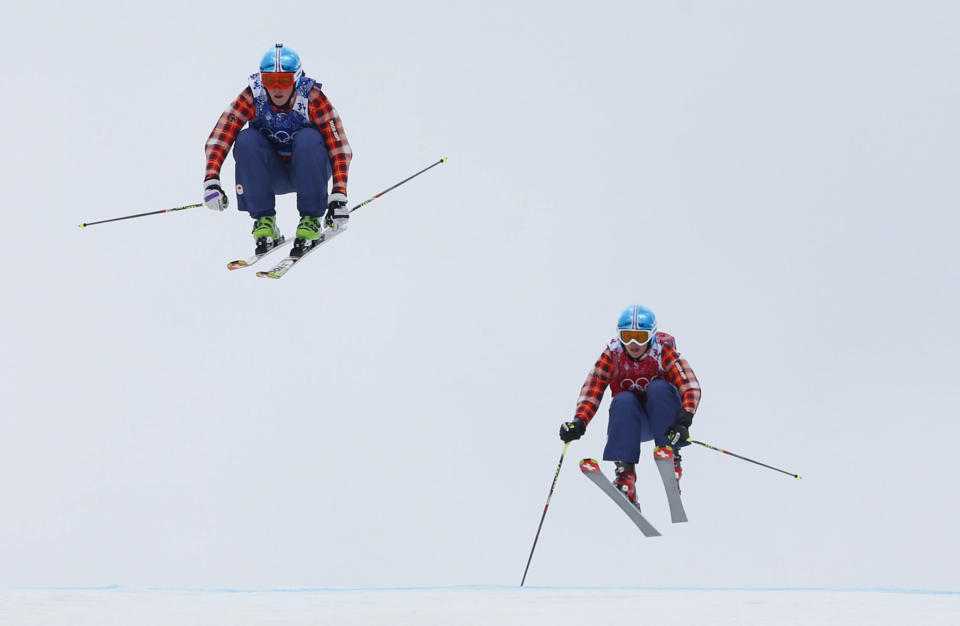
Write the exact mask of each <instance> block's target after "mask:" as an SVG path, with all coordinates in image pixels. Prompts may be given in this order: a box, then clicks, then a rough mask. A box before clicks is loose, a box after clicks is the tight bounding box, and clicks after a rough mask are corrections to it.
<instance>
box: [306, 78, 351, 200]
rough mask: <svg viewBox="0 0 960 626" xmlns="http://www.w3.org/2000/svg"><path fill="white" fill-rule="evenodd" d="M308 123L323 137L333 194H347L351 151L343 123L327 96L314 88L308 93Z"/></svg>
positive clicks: (317, 88)
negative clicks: (331, 171) (331, 176)
mask: <svg viewBox="0 0 960 626" xmlns="http://www.w3.org/2000/svg"><path fill="white" fill-rule="evenodd" d="M310 121H311V122H312V123H313V125H314V126H316V127H317V129H318V130H319V131H320V133H321V134H322V135H323V141H324V143H326V145H327V154H329V155H330V163H331V164H332V165H333V190H332V191H333V193H342V194H344V195H346V193H347V171H348V170H349V169H350V160H351V159H352V158H353V151H352V150H351V149H350V144H349V143H348V142H347V135H346V133H344V132H343V122H341V121H340V116H339V115H338V114H337V110H336V109H335V108H333V104H331V103H330V100H328V99H327V96H326V95H324V93H323V92H322V91H320V88H319V87H314V88H313V90H311V92H310Z"/></svg>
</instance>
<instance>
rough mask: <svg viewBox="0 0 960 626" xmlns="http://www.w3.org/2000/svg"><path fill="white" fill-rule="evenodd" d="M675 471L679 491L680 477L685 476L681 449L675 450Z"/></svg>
mask: <svg viewBox="0 0 960 626" xmlns="http://www.w3.org/2000/svg"><path fill="white" fill-rule="evenodd" d="M673 473H674V474H675V475H676V477H677V491H679V490H680V477H681V476H683V468H682V467H680V451H679V450H674V451H673Z"/></svg>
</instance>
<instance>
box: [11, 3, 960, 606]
mask: <svg viewBox="0 0 960 626" xmlns="http://www.w3.org/2000/svg"><path fill="white" fill-rule="evenodd" d="M265 9H269V11H265ZM267 13H269V14H267ZM957 32H960V5H957V4H956V3H954V2H948V1H943V2H923V1H919V2H911V3H905V2H876V1H872V2H867V1H863V2H852V1H841V2H837V1H830V2H825V1H813V2H804V3H787V2H767V1H760V0H757V1H750V2H747V1H743V2H733V1H726V2H705V1H704V2H693V1H681V2H670V3H663V2H616V3H614V2H610V3H601V4H600V5H599V6H592V7H590V8H588V7H587V6H586V5H585V4H583V3H579V2H578V3H569V2H509V3H508V2H490V3H481V4H479V5H475V6H472V7H469V8H464V7H462V6H459V5H458V4H457V3H449V2H419V1H416V0H414V1H411V2H404V3H395V2H362V1H361V2H349V3H337V4H317V3H294V4H289V3H288V4H280V5H276V4H274V5H270V6H269V7H268V6H266V5H264V4H263V3H262V2H261V3H252V2H246V1H243V0H241V1H238V2H233V3H231V4H230V5H229V6H225V5H217V7H216V8H213V7H212V6H207V5H205V4H198V3H195V2H168V3H164V5H163V6H162V7H160V6H159V5H158V6H157V7H156V8H146V7H140V6H133V5H128V4H122V3H118V2H117V3H113V2H110V3H99V4H96V3H95V4H93V5H91V4H85V5H82V6H76V5H74V4H72V3H66V2H43V1H41V2H39V3H35V4H33V5H31V7H29V8H27V7H23V6H16V7H15V6H14V5H12V4H11V5H4V6H3V8H2V9H0V41H2V43H0V46H2V49H3V55H4V58H5V59H7V67H6V70H5V71H4V72H2V73H0V85H2V88H3V91H4V93H6V94H7V98H6V107H5V109H4V110H5V111H6V116H5V117H6V120H7V123H6V125H5V141H4V150H3V154H2V157H0V159H2V160H0V171H2V177H3V189H4V190H5V205H6V222H5V224H4V229H5V232H6V237H4V243H5V250H6V252H7V254H6V255H5V259H6V261H7V263H8V265H9V269H8V271H7V272H6V278H5V285H6V287H5V289H4V292H5V297H4V304H3V306H2V308H0V322H2V329H3V346H4V347H3V360H2V367H3V370H2V372H0V390H2V397H3V400H4V410H3V412H2V414H0V477H2V479H0V480H2V483H0V484H2V489H0V493H2V502H3V514H2V515H0V586H7V587H9V586H31V585H32V586H48V585H100V584H123V585H158V586H176V587H191V586H196V587H239V588H242V587H271V588H278V587H313V586H365V587H369V586H383V585H386V586H408V585H445V584H515V583H519V580H520V577H521V574H522V570H523V565H524V563H525V561H526V557H527V553H528V551H529V549H530V544H531V542H532V540H533V535H534V532H535V530H536V524H537V522H538V520H539V516H540V513H541V511H542V508H543V503H544V500H545V498H546V495H547V490H548V488H549V483H550V479H551V478H552V476H553V471H554V469H555V467H556V462H557V458H558V455H559V453H560V450H561V447H562V444H561V443H560V441H559V439H558V438H557V434H556V431H557V428H558V426H559V423H560V422H561V421H562V420H564V419H567V418H569V417H570V416H571V415H572V412H573V409H574V407H575V402H576V399H577V395H578V392H579V389H580V385H581V384H582V382H583V379H584V377H585V375H586V374H587V372H588V370H589V369H590V367H591V366H592V365H593V363H594V361H595V359H596V357H597V356H598V355H599V353H600V352H601V350H602V349H603V347H604V345H605V343H606V342H607V340H608V339H609V338H610V337H611V336H612V333H613V328H614V325H615V322H616V318H617V315H618V314H619V312H620V310H621V309H622V308H623V307H624V306H626V305H628V304H632V303H636V302H640V303H644V304H647V305H648V306H650V307H652V308H653V309H654V310H655V311H656V312H657V313H658V316H659V319H660V325H661V328H662V329H663V330H665V331H667V332H670V333H672V334H674V335H675V336H676V337H677V341H678V345H679V348H680V350H681V351H682V352H683V353H684V355H685V356H686V357H687V358H688V360H689V361H690V363H691V365H692V366H693V368H694V369H695V370H696V372H697V374H698V376H699V378H700V380H701V382H702V385H703V390H704V394H703V402H702V403H701V406H700V411H699V412H698V415H697V417H696V419H695V421H694V427H693V429H692V433H693V435H694V436H695V437H697V438H699V439H702V440H704V441H708V442H711V443H714V444H716V445H719V446H723V447H726V448H728V449H730V450H732V451H734V452H738V453H740V454H744V455H747V456H751V457H754V458H757V459H759V460H761V461H764V462H767V463H771V464H773V465H779V466H782V467H784V468H785V469H789V470H791V471H795V472H799V473H800V474H802V475H803V476H804V479H803V480H802V481H796V480H793V479H790V478H788V477H785V476H783V475H780V474H776V473H774V472H770V471H767V470H764V469H761V468H758V467H756V466H753V465H750V464H747V463H743V462H741V461H738V460H736V459H733V458H730V457H727V456H723V455H720V454H717V453H715V452H712V451H709V450H705V449H697V450H690V451H689V452H688V453H687V454H685V457H684V458H685V470H686V474H685V476H684V479H683V480H684V484H683V489H684V497H685V503H686V507H687V513H688V515H689V518H690V522H689V523H688V524H686V525H676V526H671V525H670V524H669V522H668V520H669V516H668V513H667V510H666V500H665V498H664V497H663V495H662V488H661V487H660V485H659V479H658V478H657V477H656V473H655V470H654V468H653V464H652V463H649V461H648V459H649V454H650V448H649V447H645V448H644V451H643V458H644V463H643V464H641V477H640V486H641V491H640V497H641V501H642V502H643V504H644V507H645V510H646V511H648V512H649V516H650V519H651V521H652V522H653V523H654V524H656V525H658V527H660V529H661V531H662V532H663V535H664V536H663V537H661V538H658V539H645V538H643V537H641V536H640V535H639V534H638V533H637V532H636V531H635V530H634V529H633V528H632V527H631V526H630V524H629V522H628V520H626V518H625V517H624V516H623V514H622V513H621V512H620V511H619V510H617V509H616V507H614V506H613V505H612V504H611V503H610V502H608V501H606V500H605V499H604V497H603V496H602V494H600V492H599V491H598V490H596V488H595V487H593V486H591V485H590V484H589V483H588V481H586V480H584V479H583V478H582V477H580V476H579V473H580V472H579V470H577V468H576V461H577V460H579V459H580V458H582V457H599V456H600V455H601V454H602V448H603V444H604V438H605V428H606V407H607V402H605V403H604V406H603V407H602V409H601V413H600V414H599V418H598V420H597V421H596V422H595V423H594V424H593V425H592V426H591V428H590V429H589V431H588V433H587V436H586V437H585V438H584V439H583V440H581V441H579V442H577V443H575V444H573V445H572V446H571V447H570V451H569V454H568V458H567V461H566V463H565V465H564V468H563V470H562V473H561V476H560V480H559V481H558V486H557V491H556V493H555V495H554V497H553V501H552V504H551V507H550V511H549V514H548V516H547V520H546V523H545V525H544V530H543V534H542V535H541V537H540V543H539V546H538V548H537V554H536V556H535V558H534V563H533V566H532V567H531V572H530V575H529V577H528V582H529V583H531V584H540V585H548V584H553V585H585V584H606V585H654V586H658V585H667V586H669V585H683V586H698V585H701V586H719V585H723V586H726V585H732V586H737V585H744V586H749V585H764V586H778V585H784V586H870V587H873V586H881V587H909V588H933V589H944V588H947V589H957V588H960V573H958V569H957V567H956V562H957V557H958V556H960V555H958V545H957V542H956V540H955V528H956V517H957V513H958V510H960V507H958V504H957V503H956V499H955V498H954V497H953V495H954V493H955V492H956V486H955V482H956V476H957V475H958V470H960V461H958V460H957V459H958V455H957V454H956V446H957V445H958V442H960V425H958V421H957V416H956V400H957V395H958V394H957V388H956V383H955V380H956V378H957V374H958V366H957V364H956V354H957V347H958V343H960V342H958V339H960V333H958V324H957V320H958V319H960V302H958V297H957V290H956V285H957V283H958V275H957V274H958V272H957V253H956V246H955V243H954V239H955V233H956V229H957V226H958V219H957V217H956V209H955V207H956V202H957V197H958V190H957V184H956V172H957V171H958V168H960V159H958V156H957V145H958V143H960V141H958V140H960V123H958V121H957V111H958V110H960V88H958V86H957V82H956V80H955V76H956V61H957V56H958V52H960V41H958V39H957V37H956V33H957ZM276 41H283V42H285V43H287V44H289V45H290V46H292V47H294V48H295V49H297V50H298V51H299V52H300V54H301V56H302V58H303V61H304V67H305V69H306V71H307V73H308V75H310V76H312V77H314V78H316V79H317V80H319V81H320V82H322V83H323V84H324V91H325V92H326V93H327V95H328V96H329V97H330V99H331V100H332V101H333V103H334V104H335V106H336V107H337V109H338V110H339V112H340V114H341V117H342V119H343V122H344V125H345V128H346V132H347V135H348V137H349V139H350V141H351V144H352V146H353V149H354V152H355V158H354V161H353V166H352V168H351V172H350V184H349V192H350V193H349V195H350V199H351V203H352V204H353V203H357V202H360V201H362V200H364V199H366V198H368V197H370V196H372V195H373V194H375V193H377V192H379V191H381V190H382V189H384V188H385V187H387V186H389V185H391V184H393V183H394V182H396V181H397V180H400V179H401V178H404V177H405V176H407V175H408V174H410V173H412V172H414V171H416V170H418V169H420V168H422V167H424V166H426V165H428V164H429V163H432V162H433V161H435V160H437V159H438V158H440V157H441V156H447V157H449V159H450V160H449V162H448V163H447V164H445V165H443V166H440V167H437V168H435V169H434V170H432V171H431V172H430V173H428V174H426V175H424V176H423V177H421V178H418V179H417V180H415V181H413V182H411V183H409V184H407V185H405V186H403V187H401V188H399V189H397V190H395V191H393V192H391V193H390V194H388V195H387V196H384V197H382V198H381V199H379V200H377V201H376V202H375V203H373V204H371V205H369V206H367V207H365V208H364V209H363V210H362V211H360V212H358V213H357V214H356V215H355V216H354V219H353V220H352V221H353V224H352V226H351V230H350V232H349V234H347V235H345V236H344V237H342V238H339V239H337V240H336V242H333V243H331V244H330V247H329V248H327V249H325V250H323V251H320V252H318V253H317V254H316V255H315V256H312V257H310V258H309V259H308V260H307V261H305V262H304V263H303V265H302V266H301V267H298V268H297V269H296V270H295V271H294V272H292V273H291V274H289V275H288V276H287V277H285V278H284V279H283V280H281V281H267V280H261V279H257V278H255V276H254V274H253V272H252V271H251V272H233V273H230V272H228V271H227V270H226V267H225V266H226V262H227V261H229V260H232V259H234V258H237V257H239V256H245V255H246V254H247V253H249V251H250V248H251V245H252V240H251V239H250V237H249V230H250V223H249V220H248V219H247V217H246V216H245V215H240V214H238V213H237V212H236V211H229V212H227V213H224V214H214V213H212V212H210V211H207V210H206V209H195V210H191V211H183V212H179V213H174V214H168V215H159V216H153V217H147V218H143V219H139V220H129V221H126V222H118V223H114V224H104V225H100V226H95V227H91V228H89V229H84V230H80V229H78V228H77V224H79V223H80V222H83V221H93V220H97V219H105V218H109V217H114V216H119V215H125V214H131V213H139V212H144V211H151V210H157V209H161V208H166V207H171V206H179V205H183V204H188V203H192V202H198V201H199V196H200V193H199V189H200V185H201V182H202V179H203V166H204V160H203V145H204V142H205V140H206V137H207V134H208V133H209V132H210V129H211V128H212V126H213V124H214V123H215V122H216V119H217V117H218V116H219V114H220V112H221V111H222V110H223V108H224V107H225V106H226V105H227V104H228V103H229V102H230V101H231V100H232V99H233V98H234V97H235V96H236V95H237V93H239V91H240V90H241V89H242V88H243V87H244V85H245V81H246V77H247V75H249V74H250V73H252V72H253V71H255V70H256V69H257V63H258V61H259V58H260V56H261V55H262V53H263V52H264V51H265V50H266V49H267V48H269V47H270V46H271V45H272V44H273V43H274V42H276ZM223 178H224V182H225V183H226V184H228V185H230V186H232V183H233V160H232V157H231V158H230V159H229V160H228V164H227V167H226V168H225V170H224V176H223ZM278 209H279V215H280V216H279V224H280V227H281V229H282V230H284V231H285V232H287V233H291V232H292V230H293V228H294V225H295V223H296V211H295V208H294V200H293V197H292V196H285V197H284V198H283V199H282V201H281V202H280V204H279V205H278ZM647 463H649V465H647ZM606 469H607V471H608V472H609V469H610V468H609V467H607V468H606Z"/></svg>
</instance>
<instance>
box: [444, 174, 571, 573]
mask: <svg viewBox="0 0 960 626" xmlns="http://www.w3.org/2000/svg"><path fill="white" fill-rule="evenodd" d="M434 165H436V163H434ZM431 167H432V166H431ZM569 445H570V442H569V441H567V442H565V443H564V444H563V452H561V453H560V462H559V463H557V471H556V472H555V473H554V475H553V483H551V484H550V493H549V494H547V503H546V504H545V505H543V515H541V516H540V525H539V526H537V535H536V536H535V537H534V538H533V547H532V548H530V556H528V557H527V566H526V567H525V568H523V578H522V579H521V580H520V586H521V587H523V583H524V582H526V580H527V571H528V570H529V569H530V561H532V560H533V551H534V550H536V549H537V541H538V540H539V539H540V529H541V528H543V520H544V519H546V517H547V509H549V508H550V498H552V497H553V490H554V489H556V487H557V478H559V477H560V468H561V467H562V466H563V457H564V456H565V455H566V454H567V446H569Z"/></svg>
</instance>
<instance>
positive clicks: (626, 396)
mask: <svg viewBox="0 0 960 626" xmlns="http://www.w3.org/2000/svg"><path fill="white" fill-rule="evenodd" d="M679 410H680V392H679V391H677V388H676V387H674V386H673V385H671V384H670V383H669V382H667V381H665V380H662V379H660V380H654V381H651V382H650V384H648V385H647V388H646V391H645V392H641V393H634V392H632V391H623V392H621V393H618V394H617V395H616V396H614V398H613V401H612V402H611V403H610V419H609V421H608V422H607V445H606V447H605V448H604V449H603V460H604V461H627V462H629V463H636V462H637V461H639V460H640V443H641V442H644V441H650V440H651V439H652V440H653V442H654V443H655V444H656V445H657V446H665V445H668V444H669V442H668V441H667V437H666V432H667V429H669V428H670V427H671V426H673V424H674V423H675V421H676V419H677V412H678V411H679Z"/></svg>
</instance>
